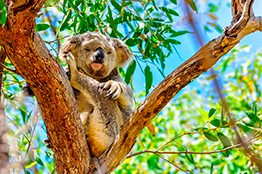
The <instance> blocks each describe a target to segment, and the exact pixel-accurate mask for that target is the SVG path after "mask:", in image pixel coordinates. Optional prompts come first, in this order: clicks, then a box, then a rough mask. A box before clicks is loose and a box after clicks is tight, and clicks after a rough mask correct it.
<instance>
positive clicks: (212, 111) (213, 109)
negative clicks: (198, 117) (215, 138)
mask: <svg viewBox="0 0 262 174" xmlns="http://www.w3.org/2000/svg"><path fill="white" fill-rule="evenodd" d="M215 112H216V109H215V108H211V109H210V110H209V113H208V117H209V118H210V117H212V116H213V115H214V113H215Z"/></svg>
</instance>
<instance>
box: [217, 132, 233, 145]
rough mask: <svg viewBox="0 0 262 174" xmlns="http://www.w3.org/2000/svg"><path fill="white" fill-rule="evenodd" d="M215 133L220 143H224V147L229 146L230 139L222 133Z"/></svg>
mask: <svg viewBox="0 0 262 174" xmlns="http://www.w3.org/2000/svg"><path fill="white" fill-rule="evenodd" d="M217 135H218V138H219V139H220V141H221V142H222V144H223V145H224V147H229V146H231V142H230V140H229V139H228V138H227V137H226V136H225V135H224V134H223V133H221V132H218V133H217Z"/></svg>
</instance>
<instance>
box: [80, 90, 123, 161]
mask: <svg viewBox="0 0 262 174" xmlns="http://www.w3.org/2000/svg"><path fill="white" fill-rule="evenodd" d="M76 94H77V95H76V99H77V103H78V109H79V111H80V114H81V120H82V123H83V126H84V129H85V134H86V139H87V142H88V145H89V148H90V151H91V155H94V156H99V155H100V154H101V153H102V152H103V151H105V150H106V149H107V148H108V147H109V146H110V145H111V144H112V142H113V141H114V138H115V137H116V135H117V134H118V132H119V131H120V127H121V126H122V125H123V123H124V122H123V114H122V112H121V110H120V108H119V105H118V102H117V101H116V100H106V99H105V98H104V97H103V96H97V99H93V98H92V99H88V98H86V97H83V96H82V95H83V94H81V93H80V92H79V93H76ZM96 100H99V102H98V101H96Z"/></svg>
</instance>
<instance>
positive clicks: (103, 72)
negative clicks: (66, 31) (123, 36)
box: [59, 33, 132, 78]
mask: <svg viewBox="0 0 262 174" xmlns="http://www.w3.org/2000/svg"><path fill="white" fill-rule="evenodd" d="M68 52H71V53H72V54H73V56H74V57H75V61H76V66H77V68H78V70H79V71H80V72H82V73H85V74H87V75H89V76H91V77H94V78H105V77H107V76H108V75H109V74H110V72H112V70H113V69H115V68H117V67H119V66H123V65H124V64H125V63H126V62H127V61H128V60H129V59H130V58H131V57H132V53H131V52H130V50H129V49H128V47H127V46H126V45H125V44H124V42H122V41H121V40H119V39H114V38H109V37H106V36H104V35H102V34H99V33H85V34H81V35H77V36H72V37H70V38H68V39H67V40H66V41H65V43H64V44H63V45H62V48H61V49H60V53H59V57H60V59H61V60H62V61H63V62H65V55H66V54H67V53H68Z"/></svg>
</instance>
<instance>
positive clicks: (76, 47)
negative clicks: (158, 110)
mask: <svg viewBox="0 0 262 174" xmlns="http://www.w3.org/2000/svg"><path fill="white" fill-rule="evenodd" d="M131 56H132V54H131V52H130V50H129V49H128V48H127V46H126V45H125V44H124V43H123V42H122V41H121V40H118V39H113V38H109V37H106V36H104V35H101V34H99V33H85V34H83V35H77V36H73V37H70V38H69V39H68V40H67V41H66V42H65V43H64V44H63V45H62V48H61V50H60V58H61V59H63V58H64V59H66V61H67V63H68V65H69V68H70V72H71V75H70V82H71V85H72V87H73V89H74V93H75V96H76V100H77V105H78V109H79V111H80V115H81V120H82V123H83V126H84V130H85V135H86V139H87V142H88V145H89V148H90V152H91V155H94V156H99V155H101V153H103V152H104V151H105V150H106V149H108V148H109V147H110V145H111V144H112V142H113V141H114V139H115V137H116V135H117V134H118V133H119V131H120V128H121V126H122V125H123V124H124V122H125V121H126V120H127V118H128V116H129V115H130V114H131V113H132V104H133V92H132V90H130V89H129V87H128V86H127V84H126V83H125V82H124V81H123V79H122V78H121V76H120V74H119V71H118V67H119V66H122V65H124V64H125V62H127V61H128V60H129V58H131Z"/></svg>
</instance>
